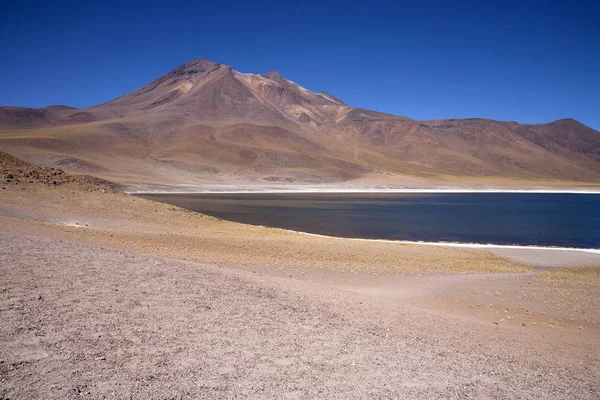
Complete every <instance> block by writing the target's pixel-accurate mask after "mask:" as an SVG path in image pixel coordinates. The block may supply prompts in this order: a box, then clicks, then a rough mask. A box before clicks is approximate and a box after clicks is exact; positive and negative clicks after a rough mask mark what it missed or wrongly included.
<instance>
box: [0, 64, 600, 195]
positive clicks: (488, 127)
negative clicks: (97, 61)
mask: <svg viewBox="0 0 600 400" xmlns="http://www.w3.org/2000/svg"><path fill="white" fill-rule="evenodd" d="M0 149H3V150H4V151H7V152H9V153H11V154H14V155H16V156H19V157H21V158H23V159H25V160H27V161H30V162H33V163H36V164H38V165H45V166H49V167H55V168H62V169H64V170H66V171H70V172H76V173H83V174H88V175H93V176H97V177H101V178H104V179H108V180H110V181H112V182H116V183H119V184H121V185H125V186H129V187H130V188H132V189H133V188H139V187H140V186H142V187H145V188H151V187H152V186H156V185H163V186H160V187H161V188H163V189H165V190H173V187H174V186H175V187H179V186H181V185H188V186H192V187H194V188H196V189H197V188H198V187H202V186H205V185H207V184H213V185H219V184H226V185H229V186H231V185H241V184H243V185H253V186H256V187H259V188H260V187H264V186H273V185H274V186H278V187H282V186H286V185H290V184H294V185H323V184H327V185H328V186H329V185H331V184H337V185H340V186H341V187H359V188H360V187H383V188H386V187H392V188H394V187H424V186H425V187H437V186H448V185H450V186H464V187H489V186H494V187H517V188H523V187H525V188H528V187H532V186H537V187H540V186H541V187H575V188H590V187H595V188H597V187H598V186H599V185H600V133H599V132H598V131H595V130H594V129H591V128H589V127H587V126H585V125H583V124H581V123H579V122H577V121H575V120H572V119H562V120H558V121H554V122H548V123H541V124H519V123H517V122H511V121H494V120H487V119H481V118H472V119H450V120H433V121H417V120H413V119H410V118H407V117H400V116H395V115H390V114H383V113H379V112H375V111H371V110H366V109H360V108H355V107H352V106H350V105H347V104H345V103H344V102H343V101H342V100H340V99H338V98H336V97H334V96H332V95H330V94H327V93H323V92H321V93H315V92H312V91H310V90H307V89H305V88H303V87H302V86H300V85H298V84H296V83H295V82H292V81H290V80H288V79H285V78H284V77H282V76H281V75H280V74H279V73H277V72H270V73H267V74H264V75H260V74H245V73H241V72H238V71H236V70H234V69H232V68H231V67H229V66H227V65H223V64H218V63H215V62H212V61H208V60H205V59H200V60H195V61H191V62H189V63H187V64H185V65H182V66H180V67H177V68H175V69H174V70H172V71H171V72H169V73H167V74H166V75H164V76H162V77H160V78H158V79H156V80H154V81H153V82H150V83H149V84H148V85H146V86H144V87H142V88H140V89H137V90H135V91H133V92H131V93H128V94H125V95H123V96H121V97H119V98H117V99H115V100H112V101H109V102H107V103H105V104H100V105H97V106H94V107H90V108H85V109H75V108H72V107H68V106H48V107H45V108H39V109H31V108H22V107H11V106H5V107H0Z"/></svg>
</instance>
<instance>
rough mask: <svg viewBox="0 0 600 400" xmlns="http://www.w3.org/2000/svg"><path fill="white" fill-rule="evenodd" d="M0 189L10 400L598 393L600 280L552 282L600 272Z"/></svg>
mask: <svg viewBox="0 0 600 400" xmlns="http://www.w3.org/2000/svg"><path fill="white" fill-rule="evenodd" d="M0 186H2V188H0V243H1V246H0V317H1V318H2V322H3V323H2V325H1V326H0V382H1V383H0V398H40V399H41V398H44V399H48V398H56V399H59V398H60V399H63V398H80V397H82V396H83V397H85V398H107V397H114V398H224V397H225V398H231V397H235V396H237V397H250V398H350V397H351V398H374V397H375V398H382V397H384V398H442V397H443V398H528V399H531V398H540V399H541V398H544V399H545V398H564V399H573V398H589V399H596V398H598V397H599V396H600V356H599V355H598V352H597V349H598V347H599V346H600V329H599V325H597V323H598V321H599V320H600V273H599V270H600V269H599V268H566V269H565V268H559V269H556V268H551V267H555V266H558V265H561V266H564V265H571V264H581V265H584V264H593V263H595V259H593V258H590V259H583V258H580V259H577V258H573V257H574V255H573V253H570V252H568V251H556V250H555V251H553V252H552V256H549V255H548V252H547V251H546V252H544V250H531V249H525V250H523V249H500V250H497V251H496V250H490V251H487V249H486V250H481V249H478V250H473V249H472V250H465V249H461V248H450V247H439V246H425V245H418V244H402V243H388V242H376V241H371V242H370V241H351V240H343V239H331V238H324V237H312V236H307V235H301V234H296V233H293V232H282V231H280V230H276V229H269V228H262V227H255V226H248V225H242V224H235V223H230V222H226V221H221V220H218V219H215V218H212V217H207V216H202V215H200V214H196V213H192V212H189V211H186V210H182V209H179V208H176V207H172V206H168V205H165V204H160V203H154V202H151V201H148V200H144V199H140V198H135V197H132V196H129V195H127V194H124V193H120V192H119V191H115V190H111V189H110V188H106V187H104V186H102V185H97V184H90V183H88V182H85V181H84V182H79V181H73V180H69V179H65V180H64V182H63V181H59V182H57V184H56V185H54V184H52V183H50V184H48V183H40V182H38V181H37V180H35V179H34V180H32V183H27V182H21V183H20V184H18V185H13V184H5V185H0ZM493 252H495V254H493ZM588 255H589V256H590V257H591V256H596V255H594V254H591V253H588ZM509 257H510V258H509Z"/></svg>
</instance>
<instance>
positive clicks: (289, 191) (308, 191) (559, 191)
mask: <svg viewBox="0 0 600 400" xmlns="http://www.w3.org/2000/svg"><path fill="white" fill-rule="evenodd" d="M126 192H127V193H129V194H294V193H298V194H311V193H332V194H335V193H355V194H358V193H364V194H368V193H532V194H596V195H600V189H599V190H589V189H587V190H574V189H471V188H465V189H460V188H457V189H305V190H303V189H273V190H264V189H259V190H201V191H170V190H153V191H148V190H126Z"/></svg>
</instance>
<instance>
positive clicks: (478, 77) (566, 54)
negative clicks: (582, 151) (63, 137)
mask: <svg viewBox="0 0 600 400" xmlns="http://www.w3.org/2000/svg"><path fill="white" fill-rule="evenodd" d="M0 7H1V9H0V49H1V54H2V58H1V62H0V104H2V105H21V106H28V107H40V106H45V105H49V104H67V105H72V106H77V107H85V106H90V105H95V104H98V103H103V102H105V101H108V100H111V99H113V98H115V97H118V96H120V95H122V94H124V93H126V92H129V91H131V90H133V89H136V88H138V87H140V86H142V85H144V84H146V83H147V82H149V81H151V80H153V79H155V78H157V77H158V76H160V75H163V74H165V73H166V72H168V71H170V70H171V69H173V68H174V67H176V66H178V65H180V64H183V63H185V62H187V61H189V60H192V59H196V58H201V57H205V58H208V59H210V60H213V61H216V62H221V63H224V64H228V65H231V66H233V67H234V68H235V69H237V70H239V71H241V72H256V73H265V72H268V71H270V70H277V71H279V72H281V73H282V74H283V75H284V76H285V77H287V78H288V79H291V80H293V81H296V82H297V83H299V84H301V85H302V86H304V87H306V88H308V89H311V90H314V91H321V90H323V91H326V92H329V93H331V94H333V95H335V96H337V97H339V98H341V99H342V100H344V101H346V102H347V103H348V104H350V105H353V106H358V107H366V108H370V109H373V110H378V111H384V112H389V113H393V114H398V115H404V116H408V117H411V118H416V119H434V118H450V117H487V118H494V119H502V120H516V121H519V122H523V123H527V122H544V121H550V120H555V119H559V118H565V117H572V118H575V119H578V120H580V121H581V122H583V123H585V124H587V125H590V126H592V127H593V128H595V129H600V1H598V0H589V1H586V0H574V1H568V0H564V1H552V0H548V1H543V0H536V1H527V0H522V1H484V0H478V1H471V0H466V1H441V0H437V1H436V0H421V1H409V2H402V1H390V2H383V1H370V2H367V1H351V0H349V1H312V0H306V1H299V2H295V1H288V2H285V1H272V2H264V1H243V2H238V1H220V0H211V1H186V0H178V1H171V2H169V1H164V0H163V1H153V0H147V1H139V2H138V1H125V0H123V1H119V2H113V1H102V2H98V1H94V0H91V1H83V0H80V1H69V0H65V1H38V0H30V1H28V0H0Z"/></svg>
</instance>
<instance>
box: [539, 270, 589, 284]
mask: <svg viewBox="0 0 600 400" xmlns="http://www.w3.org/2000/svg"><path fill="white" fill-rule="evenodd" d="M539 279H540V280H544V281H548V282H560V283H568V284H571V285H573V286H575V285H580V286H581V285H586V286H589V285H593V286H600V266H596V267H568V268H556V269H553V270H550V271H546V272H544V273H542V274H541V275H540V276H539Z"/></svg>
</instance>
